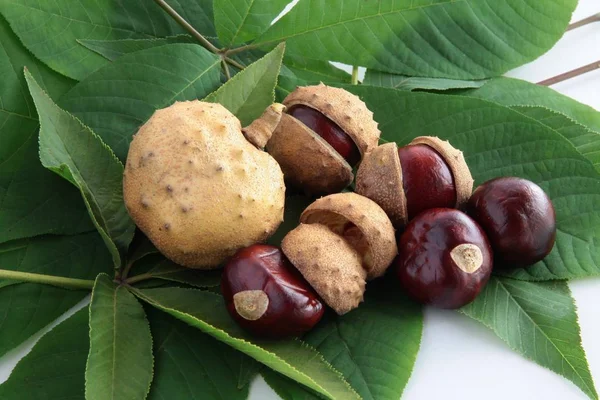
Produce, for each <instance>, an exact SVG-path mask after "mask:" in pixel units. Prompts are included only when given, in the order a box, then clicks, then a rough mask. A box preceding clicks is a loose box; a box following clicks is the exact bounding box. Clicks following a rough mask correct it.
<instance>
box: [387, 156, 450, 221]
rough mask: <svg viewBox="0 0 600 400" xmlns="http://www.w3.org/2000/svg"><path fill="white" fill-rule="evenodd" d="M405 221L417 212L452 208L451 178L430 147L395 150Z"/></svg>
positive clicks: (448, 168) (443, 161)
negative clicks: (401, 186)
mask: <svg viewBox="0 0 600 400" xmlns="http://www.w3.org/2000/svg"><path fill="white" fill-rule="evenodd" d="M398 156H399V157H400V165H401V166H402V185H403V187H404V195H405V196H406V208H407V212H408V219H409V220H410V219H413V218H414V217H416V216H417V214H419V213H420V212H421V211H425V210H428V209H430V208H436V207H448V208H452V207H455V205H456V188H455V186H454V177H453V176H452V171H450V167H449V166H448V164H447V163H446V161H445V160H444V159H443V158H442V156H440V154H439V153H438V152H437V151H435V150H434V149H433V148H431V147H429V146H427V145H424V144H416V145H410V146H404V147H400V148H399V149H398Z"/></svg>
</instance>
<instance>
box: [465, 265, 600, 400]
mask: <svg viewBox="0 0 600 400" xmlns="http://www.w3.org/2000/svg"><path fill="white" fill-rule="evenodd" d="M462 312H463V313H464V314H466V315H468V316H469V317H471V318H473V319H475V320H477V321H479V322H481V323H482V324H484V325H485V326H487V327H488V328H490V329H491V330H493V331H494V333H495V334H496V335H498V336H499V337H500V338H501V339H502V340H504V341H505V342H506V343H507V344H508V345H509V346H510V347H511V348H512V349H513V350H515V351H517V352H518V353H520V354H522V355H523V356H525V357H526V358H529V359H530V360H533V361H535V362H536V363H538V364H540V365H542V366H544V367H546V368H549V369H551V370H552V371H554V372H556V373H557V374H560V375H562V376H564V377H565V378H567V379H569V380H570V381H572V382H573V383H575V384H576V385H577V386H579V388H581V390H583V392H584V393H585V394H587V395H588V396H589V397H590V398H591V399H597V398H598V394H597V392H596V389H595V387H594V381H593V380H592V377H591V375H590V371H589V366H588V363H587V360H586V358H585V352H584V351H583V348H582V346H581V335H580V333H579V325H578V324H577V314H576V309H575V302H574V300H573V298H572V297H571V292H570V291H569V287H568V286H567V284H566V283H565V282H544V283H542V282H522V281H516V280H512V279H508V278H495V277H492V279H491V281H490V282H489V283H488V285H487V286H486V288H485V289H484V291H483V292H482V293H481V294H480V295H479V297H478V298H477V299H476V300H475V301H474V302H473V303H471V304H470V305H468V306H466V307H464V308H463V309H462Z"/></svg>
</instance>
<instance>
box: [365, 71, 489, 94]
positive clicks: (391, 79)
mask: <svg viewBox="0 0 600 400" xmlns="http://www.w3.org/2000/svg"><path fill="white" fill-rule="evenodd" d="M485 82H486V81H483V80H479V81H465V80H457V79H445V78H422V77H417V76H406V75H396V74H390V73H388V72H381V71H375V70H373V69H370V70H368V71H367V72H366V74H365V80H364V81H363V83H364V84H365V85H371V86H381V87H388V88H394V89H398V90H409V91H410V90H418V89H420V90H432V91H433V90H435V91H444V90H450V89H467V88H479V87H481V86H483V85H484V84H485Z"/></svg>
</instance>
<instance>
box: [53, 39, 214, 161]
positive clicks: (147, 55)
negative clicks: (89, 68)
mask: <svg viewBox="0 0 600 400" xmlns="http://www.w3.org/2000/svg"><path fill="white" fill-rule="evenodd" d="M219 84H220V60H219V58H218V57H217V56H216V55H214V54H212V53H210V52H208V51H207V50H205V49H204V48H203V47H201V46H198V45H195V44H171V45H166V46H160V47H153V48H148V49H145V50H142V51H138V52H135V53H130V54H126V55H124V56H123V57H120V58H118V59H117V60H116V61H114V62H112V63H111V64H109V65H106V66H105V67H103V68H100V69H99V70H98V71H96V72H94V73H93V74H92V75H90V76H89V77H87V78H86V79H85V80H83V81H81V82H80V83H79V84H78V85H77V86H75V87H74V88H73V89H72V90H71V91H70V92H69V93H67V94H66V95H65V96H64V97H63V98H62V99H61V101H60V106H61V107H63V108H64V109H66V110H68V111H69V112H71V113H72V114H73V115H74V116H75V117H77V118H79V119H81V120H82V121H83V123H84V124H86V125H87V126H89V127H90V128H92V130H93V131H94V132H96V133H97V134H98V135H99V136H100V137H101V138H102V140H104V142H105V143H106V144H107V145H109V146H110V147H111V148H112V149H113V151H114V152H115V154H116V155H117V157H118V158H119V159H120V160H121V161H123V162H125V159H126V158H127V151H128V149H129V143H130V142H131V140H132V137H133V134H134V133H136V132H137V131H138V129H139V128H140V126H141V125H143V124H144V123H145V122H146V121H147V120H148V119H149V118H150V116H151V115H152V114H153V113H154V111H156V110H157V109H160V108H165V107H167V106H170V105H171V104H173V103H174V102H175V101H183V100H195V99H199V98H203V97H204V96H206V95H207V94H209V93H210V92H212V91H213V90H215V89H216V88H217V87H218V86H219Z"/></svg>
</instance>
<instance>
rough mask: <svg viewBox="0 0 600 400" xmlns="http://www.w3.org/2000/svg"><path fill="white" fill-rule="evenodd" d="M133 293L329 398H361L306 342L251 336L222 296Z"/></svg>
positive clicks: (191, 291)
mask: <svg viewBox="0 0 600 400" xmlns="http://www.w3.org/2000/svg"><path fill="white" fill-rule="evenodd" d="M134 293H135V294H136V295H137V296H138V297H139V298H140V299H142V300H143V301H145V302H147V303H148V304H150V305H151V306H153V307H156V308H158V309H159V310H162V311H165V312H167V313H169V314H171V315H172V316H174V317H175V318H178V319H180V320H182V321H184V322H186V323H188V324H190V325H192V326H194V327H196V328H198V329H200V330H202V331H203V332H205V333H208V334H209V335H211V336H213V337H215V338H216V339H218V340H220V341H222V342H224V343H227V344H228V345H230V346H232V347H233V348H235V349H237V350H239V351H241V352H243V353H245V354H247V355H248V356H250V357H253V358H255V359H256V360H258V361H260V362H261V363H263V364H265V365H266V366H268V367H269V368H271V369H273V370H275V371H277V372H280V373H282V374H284V375H286V376H288V377H290V378H292V379H294V380H296V381H297V382H299V383H302V384H303V385H306V386H308V387H310V388H311V389H313V390H315V391H317V392H319V393H321V394H322V395H323V396H326V397H327V398H330V399H332V400H335V399H339V398H342V399H349V400H350V399H358V398H359V397H358V395H357V394H356V393H355V392H354V391H353V390H352V388H351V387H350V386H349V385H348V383H347V382H346V381H345V380H344V378H343V377H342V376H341V375H340V374H339V372H337V371H336V370H334V369H333V368H332V367H331V366H330V365H329V364H328V363H327V362H325V360H324V359H323V358H322V356H321V355H320V354H319V353H318V352H316V351H315V350H314V349H313V348H311V347H308V346H307V345H306V344H304V343H302V342H300V341H298V340H287V341H264V340H258V339H253V338H251V337H249V336H248V334H246V333H245V332H244V331H243V330H242V329H241V328H240V327H239V326H238V325H237V324H235V322H234V321H233V320H232V319H231V318H230V316H229V314H228V313H227V310H226V308H225V304H224V303H223V298H222V297H221V296H219V295H216V294H214V293H210V292H203V291H199V290H195V289H179V288H168V289H162V288H161V289H146V290H135V289H134Z"/></svg>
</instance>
